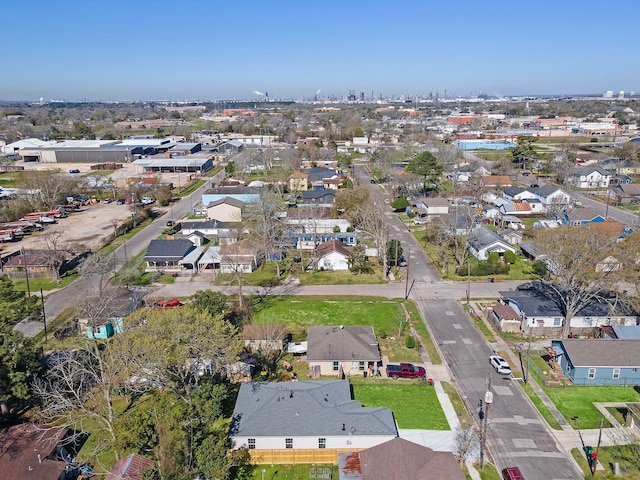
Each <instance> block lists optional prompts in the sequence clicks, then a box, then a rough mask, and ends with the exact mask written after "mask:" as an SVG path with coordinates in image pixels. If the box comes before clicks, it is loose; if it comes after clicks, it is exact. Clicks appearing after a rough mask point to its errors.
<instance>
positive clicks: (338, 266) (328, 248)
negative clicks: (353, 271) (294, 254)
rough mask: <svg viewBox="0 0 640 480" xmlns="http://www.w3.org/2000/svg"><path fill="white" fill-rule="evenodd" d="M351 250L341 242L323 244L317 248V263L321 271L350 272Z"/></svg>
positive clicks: (331, 241) (334, 241)
mask: <svg viewBox="0 0 640 480" xmlns="http://www.w3.org/2000/svg"><path fill="white" fill-rule="evenodd" d="M350 256H351V248H350V247H347V246H346V245H345V244H343V243H342V242H341V241H340V240H335V239H334V240H330V241H328V242H324V243H321V244H320V245H318V247H317V248H316V262H317V265H318V269H320V270H349V257H350Z"/></svg>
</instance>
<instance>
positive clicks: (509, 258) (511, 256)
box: [504, 250, 518, 264]
mask: <svg viewBox="0 0 640 480" xmlns="http://www.w3.org/2000/svg"><path fill="white" fill-rule="evenodd" d="M517 260H518V257H517V256H516V254H515V253H513V252H511V251H509V250H507V251H506V252H504V261H505V262H506V263H511V264H514V263H516V261H517Z"/></svg>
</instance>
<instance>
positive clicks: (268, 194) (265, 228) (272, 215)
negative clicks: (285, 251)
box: [246, 189, 284, 278]
mask: <svg viewBox="0 0 640 480" xmlns="http://www.w3.org/2000/svg"><path fill="white" fill-rule="evenodd" d="M281 211H282V197H281V196H280V195H278V194H277V193H276V192H274V191H272V190H267V189H264V190H263V191H262V192H261V193H260V198H259V199H258V200H257V201H256V202H252V203H250V204H249V205H248V206H247V215H246V217H247V224H248V226H249V229H250V230H251V235H252V236H253V237H254V238H255V240H256V241H257V242H258V243H259V245H260V250H261V254H262V256H263V257H264V258H265V259H268V258H273V260H274V261H275V264H276V273H277V276H278V278H279V277H280V261H281V260H282V254H281V249H280V248H279V247H280V245H281V243H282V238H283V234H284V225H283V223H282V220H281V218H280V215H279V214H280V212H281Z"/></svg>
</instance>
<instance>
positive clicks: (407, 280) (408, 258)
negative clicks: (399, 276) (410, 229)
mask: <svg viewBox="0 0 640 480" xmlns="http://www.w3.org/2000/svg"><path fill="white" fill-rule="evenodd" d="M409 265H411V248H409V249H408V250H407V275H406V278H405V279H404V299H405V300H406V299H407V298H409Z"/></svg>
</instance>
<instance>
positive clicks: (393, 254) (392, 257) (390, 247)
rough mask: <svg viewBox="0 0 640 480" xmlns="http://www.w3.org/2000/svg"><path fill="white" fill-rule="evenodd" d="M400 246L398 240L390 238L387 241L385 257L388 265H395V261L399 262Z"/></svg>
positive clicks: (400, 255) (400, 256)
mask: <svg viewBox="0 0 640 480" xmlns="http://www.w3.org/2000/svg"><path fill="white" fill-rule="evenodd" d="M402 252H403V250H402V246H401V245H400V240H395V239H394V240H390V241H389V242H388V243H387V259H388V262H389V265H390V266H392V267H393V266H395V265H396V261H397V262H398V263H400V259H401V258H402Z"/></svg>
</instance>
